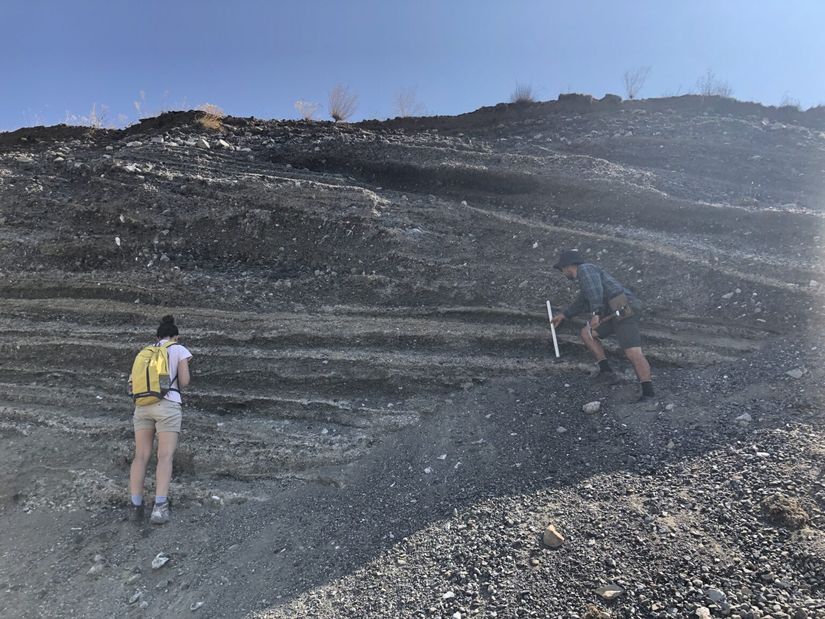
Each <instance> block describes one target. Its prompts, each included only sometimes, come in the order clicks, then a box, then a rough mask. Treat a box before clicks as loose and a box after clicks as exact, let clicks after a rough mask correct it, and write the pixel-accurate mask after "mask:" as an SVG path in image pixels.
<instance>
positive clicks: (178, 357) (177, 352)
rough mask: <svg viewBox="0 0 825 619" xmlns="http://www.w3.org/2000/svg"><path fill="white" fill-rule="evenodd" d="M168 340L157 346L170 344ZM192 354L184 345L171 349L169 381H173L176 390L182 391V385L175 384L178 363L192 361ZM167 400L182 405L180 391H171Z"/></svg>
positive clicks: (165, 397)
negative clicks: (186, 360) (185, 360)
mask: <svg viewBox="0 0 825 619" xmlns="http://www.w3.org/2000/svg"><path fill="white" fill-rule="evenodd" d="M168 341H169V340H168V339H165V340H161V341H160V342H158V343H157V344H156V346H160V345H162V344H165V343H166V342H168ZM191 358H192V353H191V352H189V349H188V348H186V346H184V345H183V344H176V345H175V346H170V347H169V379H170V380H171V381H172V387H174V388H175V389H178V390H180V385H179V384H178V383H177V382H175V379H176V378H177V376H178V363H180V362H181V361H182V360H183V359H191ZM163 398H164V399H165V400H171V401H172V402H177V403H178V404H180V403H181V397H180V393H178V391H170V392H169V393H167V394H166V395H165V396H163Z"/></svg>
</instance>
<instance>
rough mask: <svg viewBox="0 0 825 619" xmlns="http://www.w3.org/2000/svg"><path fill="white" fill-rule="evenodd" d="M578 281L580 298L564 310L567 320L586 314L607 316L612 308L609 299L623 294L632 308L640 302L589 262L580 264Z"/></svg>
mask: <svg viewBox="0 0 825 619" xmlns="http://www.w3.org/2000/svg"><path fill="white" fill-rule="evenodd" d="M576 279H577V280H578V282H579V296H578V297H576V300H575V301H573V303H571V304H570V305H569V306H567V307H565V308H564V309H563V310H562V313H563V314H564V317H565V318H568V319H570V318H573V316H576V315H578V314H583V313H584V312H590V313H591V314H599V315H601V316H605V315H606V314H607V313H608V312H609V307H610V306H609V305H608V303H607V301H608V299H612V298H613V297H615V296H616V295H619V294H622V293H624V294H625V295H627V300H628V302H629V303H630V305H631V306H635V305H636V304H637V302H638V300H637V299H636V296H635V295H634V294H633V293H632V292H630V291H629V290H628V289H627V288H625V287H624V286H622V285H621V284H620V283H619V282H618V281H616V280H615V279H614V278H613V277H611V276H610V275H608V274H607V273H605V272H604V271H603V270H602V269H600V268H599V267H597V266H596V265H595V264H590V263H588V262H585V263H583V264H580V265H579V267H578V272H577V274H576Z"/></svg>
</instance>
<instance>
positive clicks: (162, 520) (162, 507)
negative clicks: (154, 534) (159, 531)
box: [149, 501, 169, 524]
mask: <svg viewBox="0 0 825 619" xmlns="http://www.w3.org/2000/svg"><path fill="white" fill-rule="evenodd" d="M149 522H151V523H152V524H166V523H167V522H169V501H166V502H165V503H155V506H154V507H153V508H152V516H151V518H149Z"/></svg>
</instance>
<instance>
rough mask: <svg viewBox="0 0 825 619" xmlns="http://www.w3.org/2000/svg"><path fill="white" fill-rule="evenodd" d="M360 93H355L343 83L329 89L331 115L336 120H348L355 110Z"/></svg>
mask: <svg viewBox="0 0 825 619" xmlns="http://www.w3.org/2000/svg"><path fill="white" fill-rule="evenodd" d="M357 104H358V95H356V94H353V93H351V92H350V91H349V89H348V88H347V87H346V86H344V85H343V84H338V85H336V86H335V87H334V88H333V89H332V90H330V91H329V115H330V116H332V119H333V120H334V121H335V122H342V121H345V120H347V119H348V118H349V117H350V116H352V114H353V112H355V107H356V105H357Z"/></svg>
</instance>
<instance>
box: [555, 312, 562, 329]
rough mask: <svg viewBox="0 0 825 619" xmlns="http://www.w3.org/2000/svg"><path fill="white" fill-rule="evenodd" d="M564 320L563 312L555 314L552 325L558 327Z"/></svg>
mask: <svg viewBox="0 0 825 619" xmlns="http://www.w3.org/2000/svg"><path fill="white" fill-rule="evenodd" d="M563 320H564V314H556V315H555V316H553V326H554V327H558V326H559V325H560V324H561V323H562V321H563Z"/></svg>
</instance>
